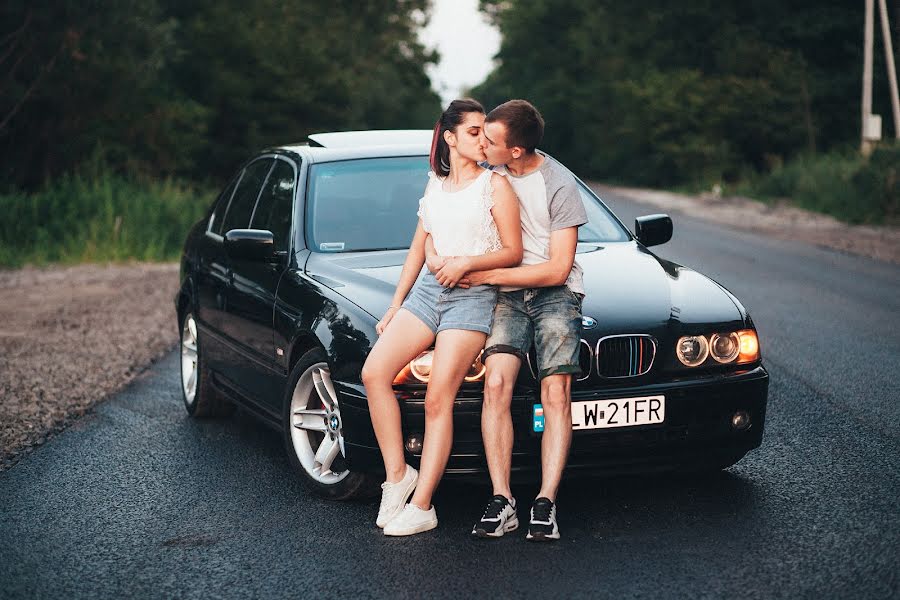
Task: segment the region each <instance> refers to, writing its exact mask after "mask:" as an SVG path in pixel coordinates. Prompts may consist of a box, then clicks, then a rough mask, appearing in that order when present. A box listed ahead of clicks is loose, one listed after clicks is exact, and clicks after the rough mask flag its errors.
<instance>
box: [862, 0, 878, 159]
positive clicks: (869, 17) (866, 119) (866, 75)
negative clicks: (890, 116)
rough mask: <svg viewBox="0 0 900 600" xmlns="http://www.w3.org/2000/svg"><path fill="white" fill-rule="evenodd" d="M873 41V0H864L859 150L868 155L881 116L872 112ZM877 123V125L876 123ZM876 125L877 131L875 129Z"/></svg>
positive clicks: (876, 136)
mask: <svg viewBox="0 0 900 600" xmlns="http://www.w3.org/2000/svg"><path fill="white" fill-rule="evenodd" d="M874 42H875V0H866V22H865V30H864V46H863V89H862V135H861V139H862V141H861V144H860V152H862V153H863V155H864V156H868V155H869V154H871V152H872V147H873V145H874V143H875V141H876V140H878V139H880V138H881V117H878V118H877V119H876V118H875V117H876V116H877V115H873V114H872V45H873V44H874ZM876 124H877V125H876ZM876 127H877V131H876Z"/></svg>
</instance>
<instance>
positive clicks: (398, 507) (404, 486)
mask: <svg viewBox="0 0 900 600" xmlns="http://www.w3.org/2000/svg"><path fill="white" fill-rule="evenodd" d="M418 481H419V472H418V471H416V470H415V469H413V468H412V467H411V466H409V465H406V473H404V474H403V479H401V480H400V481H398V482H397V483H388V482H387V481H385V482H384V483H382V484H381V506H379V507H378V518H377V519H375V524H376V525H378V526H379V527H381V528H384V526H385V525H387V524H388V521H390V520H391V519H393V518H394V517H396V516H397V515H399V514H400V511H402V510H403V507H404V506H405V505H406V501H407V500H409V497H410V496H412V493H413V491H414V490H415V489H416V483H418Z"/></svg>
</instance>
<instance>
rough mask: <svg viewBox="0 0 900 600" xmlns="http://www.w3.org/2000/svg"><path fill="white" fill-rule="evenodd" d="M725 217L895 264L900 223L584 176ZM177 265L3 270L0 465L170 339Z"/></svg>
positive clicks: (647, 198)
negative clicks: (846, 219)
mask: <svg viewBox="0 0 900 600" xmlns="http://www.w3.org/2000/svg"><path fill="white" fill-rule="evenodd" d="M591 187H593V188H594V189H595V190H596V191H597V192H598V193H599V194H600V195H601V197H602V196H603V195H604V194H614V195H618V196H622V197H625V198H629V199H631V200H634V201H636V202H639V203H642V204H646V205H650V206H654V207H657V208H659V209H660V210H661V211H665V212H672V213H681V214H684V215H689V216H693V217H697V218H700V219H704V220H706V221H712V222H715V223H719V224H721V225H723V226H726V227H730V228H734V229H742V230H750V231H756V232H759V233H763V234H766V235H771V236H774V237H778V238H783V239H791V240H797V241H803V242H807V243H810V244H816V245H820V246H825V247H828V248H833V249H836V250H841V251H845V252H850V253H853V254H859V255H863V256H868V257H871V258H875V259H878V260H882V261H886V262H890V263H894V264H900V228H892V227H866V226H854V225H847V224H845V223H841V222H839V221H836V220H835V219H833V218H831V217H828V216H824V215H820V214H816V213H811V212H808V211H805V210H801V209H798V208H794V207H790V206H785V205H768V204H764V203H762V202H757V201H754V200H749V199H747V198H734V197H729V198H718V197H714V196H712V195H707V196H688V195H685V194H675V193H671V192H661V191H656V190H645V189H636V188H624V187H612V186H605V185H602V184H598V183H591ZM177 286H178V265H177V264H172V263H168V264H148V263H129V264H117V265H79V266H74V267H49V268H43V269H37V268H32V267H27V268H24V269H20V270H15V271H2V270H0V356H2V361H0V471H4V470H6V469H8V468H10V467H12V466H13V465H14V464H15V463H16V462H18V460H19V459H21V457H22V456H24V455H25V454H27V453H28V452H29V451H30V450H31V449H32V448H34V447H35V446H38V445H40V444H43V443H44V442H45V441H46V440H47V439H48V438H49V437H50V436H52V435H53V434H54V433H55V432H57V431H60V430H62V429H64V428H65V427H67V426H68V425H69V424H71V423H72V422H73V421H74V420H75V419H77V418H78V417H80V416H81V415H83V414H85V413H86V412H88V411H89V410H90V409H91V407H93V406H95V405H96V404H97V403H99V402H101V401H103V399H105V398H106V397H108V396H109V395H110V394H112V393H114V392H116V391H118V390H120V389H122V388H123V387H124V386H125V385H127V384H128V383H129V382H131V381H132V380H133V379H134V378H135V377H137V376H138V375H140V374H141V373H142V372H143V371H145V370H146V369H147V367H148V365H150V364H152V363H153V362H154V361H156V360H158V359H159V358H160V357H162V356H163V355H165V354H166V353H167V352H168V351H170V350H172V349H173V348H175V346H176V345H177V343H178V335H177V331H176V326H175V308H174V305H173V302H172V298H173V296H174V294H175V291H176V290H177Z"/></svg>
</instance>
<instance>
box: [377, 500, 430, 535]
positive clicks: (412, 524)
mask: <svg viewBox="0 0 900 600" xmlns="http://www.w3.org/2000/svg"><path fill="white" fill-rule="evenodd" d="M437 524H438V520H437V513H436V512H435V510H434V507H433V506H432V507H431V508H430V509H428V510H422V509H421V508H419V507H418V506H416V505H415V504H407V505H406V506H405V507H404V508H403V510H402V511H401V512H400V514H399V515H397V516H396V517H394V518H393V519H392V520H391V522H390V523H388V524H387V525H385V527H384V535H413V534H415V533H422V532H423V531H429V530H431V529H434V528H435V527H437Z"/></svg>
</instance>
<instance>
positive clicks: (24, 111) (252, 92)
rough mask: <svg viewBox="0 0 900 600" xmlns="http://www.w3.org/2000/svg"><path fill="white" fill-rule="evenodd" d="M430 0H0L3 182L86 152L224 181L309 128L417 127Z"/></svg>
mask: <svg viewBox="0 0 900 600" xmlns="http://www.w3.org/2000/svg"><path fill="white" fill-rule="evenodd" d="M428 9H429V2H428V0H370V1H368V2H365V3H359V2H352V1H350V0H311V1H304V2H287V3H285V2H278V1H276V0H259V1H257V2H238V1H237V0H215V1H213V0H197V1H195V2H183V1H181V0H121V1H118V2H101V1H99V0H86V1H75V0H60V1H58V2H37V3H36V2H29V1H27V0H9V1H8V2H4V3H3V5H2V7H0V81H2V83H0V158H2V160H0V182H2V183H3V184H4V185H3V187H5V188H6V189H7V190H9V189H28V190H35V189H38V188H39V187H40V186H41V185H42V184H44V183H45V182H47V181H48V180H51V179H53V178H54V177H56V176H58V175H60V174H62V173H66V172H70V171H72V170H73V169H76V168H78V167H79V165H81V164H82V163H83V162H84V160H85V159H86V158H87V157H91V156H94V155H96V154H98V153H100V154H102V158H103V160H104V162H105V163H106V164H108V165H109V166H110V167H111V168H112V169H113V170H114V171H116V172H118V173H141V174H147V175H154V176H158V177H159V176H161V177H165V176H169V175H177V176H180V177H185V178H190V179H194V180H206V179H208V178H209V179H216V180H219V181H221V180H222V179H224V178H225V177H227V176H228V175H229V174H231V173H232V172H233V171H234V169H235V168H236V167H237V165H238V164H239V163H240V162H242V161H243V160H244V159H245V158H247V157H248V156H249V155H250V154H251V153H252V152H254V151H256V150H258V149H260V148H261V147H264V146H267V145H273V144H281V143H290V142H297V141H303V140H304V139H305V138H306V136H307V134H309V133H311V132H313V131H321V130H340V129H354V128H394V127H403V128H407V127H418V126H424V127H429V126H430V125H431V123H433V122H434V118H435V115H436V114H438V112H439V111H440V103H439V98H438V96H437V94H435V93H434V92H433V91H432V90H431V86H430V82H429V80H428V77H427V76H426V74H425V67H426V66H427V65H428V64H429V63H431V62H434V60H435V59H436V56H435V55H434V54H433V53H429V52H427V51H426V50H425V49H424V48H423V47H422V45H421V44H420V43H419V42H418V38H417V35H416V34H417V29H418V27H419V25H420V24H421V23H422V22H424V21H425V19H426V16H427V11H428Z"/></svg>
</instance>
